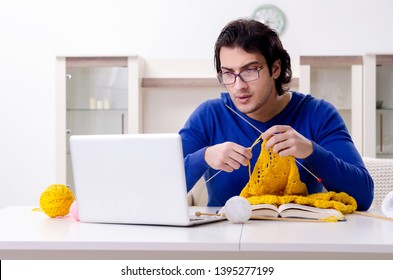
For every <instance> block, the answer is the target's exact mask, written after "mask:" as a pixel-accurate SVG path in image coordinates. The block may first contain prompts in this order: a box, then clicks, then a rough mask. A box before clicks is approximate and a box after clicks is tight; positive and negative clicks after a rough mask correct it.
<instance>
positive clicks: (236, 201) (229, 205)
mask: <svg viewBox="0 0 393 280" xmlns="http://www.w3.org/2000/svg"><path fill="white" fill-rule="evenodd" d="M224 213H225V216H226V218H227V219H228V220H229V221H230V222H231V223H234V224H239V223H244V222H246V221H248V220H249V219H250V217H251V213H252V210H251V204H250V202H249V201H248V200H247V199H245V198H244V197H241V196H233V197H231V198H230V199H228V201H227V202H226V203H225V206H224Z"/></svg>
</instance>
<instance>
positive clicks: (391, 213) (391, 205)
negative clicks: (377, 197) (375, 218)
mask: <svg viewBox="0 0 393 280" xmlns="http://www.w3.org/2000/svg"><path fill="white" fill-rule="evenodd" d="M381 210H382V213H383V214H384V215H385V216H386V217H389V218H393V191H391V192H389V193H388V194H387V195H386V196H385V198H384V199H383V201H382V204H381Z"/></svg>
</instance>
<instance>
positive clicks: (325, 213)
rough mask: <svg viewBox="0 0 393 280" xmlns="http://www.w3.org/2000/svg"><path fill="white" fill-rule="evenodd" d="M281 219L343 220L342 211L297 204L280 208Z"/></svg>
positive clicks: (284, 205)
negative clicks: (331, 218) (329, 218)
mask: <svg viewBox="0 0 393 280" xmlns="http://www.w3.org/2000/svg"><path fill="white" fill-rule="evenodd" d="M279 212H280V216H281V217H299V218H308V219H324V218H328V217H331V216H333V217H336V218H338V219H341V218H343V215H342V214H341V212H340V211H337V210H336V209H330V208H329V209H324V208H317V207H314V206H309V205H301V204H295V203H288V204H283V205H281V206H280V207H279Z"/></svg>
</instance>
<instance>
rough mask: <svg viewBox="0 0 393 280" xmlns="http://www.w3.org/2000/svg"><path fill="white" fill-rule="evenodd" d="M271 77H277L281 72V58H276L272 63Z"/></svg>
mask: <svg viewBox="0 0 393 280" xmlns="http://www.w3.org/2000/svg"><path fill="white" fill-rule="evenodd" d="M272 70H273V71H272V77H273V78H274V79H277V78H278V77H279V76H280V74H281V60H279V59H277V60H276V61H275V62H274V63H273V65H272Z"/></svg>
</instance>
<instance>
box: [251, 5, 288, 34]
mask: <svg viewBox="0 0 393 280" xmlns="http://www.w3.org/2000/svg"><path fill="white" fill-rule="evenodd" d="M252 18H253V19H255V20H258V21H260V22H262V23H263V24H266V25H267V26H269V27H270V28H272V29H274V30H275V31H277V33H278V34H281V33H282V32H283V31H284V28H285V16H284V13H283V12H282V11H281V10H280V9H279V8H277V7H276V6H273V5H264V6H261V7H259V8H258V9H256V10H255V12H254V14H253V16H252Z"/></svg>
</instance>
